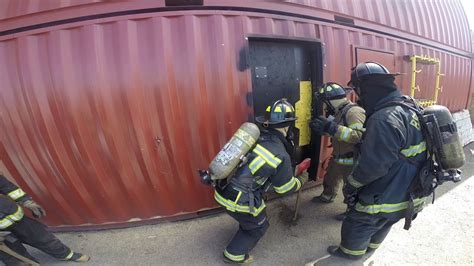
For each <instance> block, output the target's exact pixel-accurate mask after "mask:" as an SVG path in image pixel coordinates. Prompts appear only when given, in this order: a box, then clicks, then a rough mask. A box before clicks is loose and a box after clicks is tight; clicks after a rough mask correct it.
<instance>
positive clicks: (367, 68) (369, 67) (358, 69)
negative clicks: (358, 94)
mask: <svg viewBox="0 0 474 266" xmlns="http://www.w3.org/2000/svg"><path fill="white" fill-rule="evenodd" d="M373 75H376V76H390V77H394V76H397V75H400V73H394V74H392V73H390V71H388V69H387V68H386V67H385V66H383V65H382V64H380V63H377V62H365V63H360V64H358V65H357V66H355V67H353V68H352V69H351V80H350V81H349V82H348V83H347V85H349V86H353V87H358V86H359V84H360V82H361V81H362V80H363V79H365V78H367V77H370V76H373Z"/></svg>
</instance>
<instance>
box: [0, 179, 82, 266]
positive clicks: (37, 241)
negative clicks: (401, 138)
mask: <svg viewBox="0 0 474 266" xmlns="http://www.w3.org/2000/svg"><path fill="white" fill-rule="evenodd" d="M24 208H25V209H29V210H30V211H31V213H32V214H33V216H35V217H36V218H41V217H43V216H46V212H45V210H44V209H43V208H42V207H41V206H40V205H38V204H37V203H36V202H34V201H33V200H32V198H31V197H30V196H28V195H27V194H26V193H25V192H24V191H23V190H22V189H21V188H19V187H17V186H16V185H14V184H13V183H12V182H10V181H8V179H7V178H6V177H5V176H3V175H1V174H0V231H6V232H10V233H11V234H10V235H7V236H6V237H5V241H4V244H5V245H6V246H7V247H8V248H10V249H11V250H13V251H14V252H16V253H18V254H20V255H21V256H23V257H26V258H28V259H31V260H33V261H36V259H35V258H33V256H31V255H30V254H29V253H28V251H27V250H26V248H25V247H24V246H23V244H27V245H29V246H32V247H35V248H37V249H39V250H41V251H43V252H45V253H47V254H48V255H51V256H53V257H55V258H57V259H60V260H65V261H75V262H85V261H88V260H89V259H90V258H89V256H87V255H83V254H81V253H77V252H74V251H72V250H71V249H70V248H69V247H67V246H66V245H64V244H63V243H62V242H61V241H60V240H59V239H57V238H56V237H55V236H54V235H53V234H52V233H50V232H49V231H47V229H46V226H44V225H43V224H42V223H40V222H38V221H36V220H34V219H31V218H29V217H27V216H26V215H24ZM0 260H1V261H2V262H4V263H5V264H6V265H21V264H20V261H18V260H17V259H16V258H14V257H12V256H10V255H8V254H6V253H3V252H0Z"/></svg>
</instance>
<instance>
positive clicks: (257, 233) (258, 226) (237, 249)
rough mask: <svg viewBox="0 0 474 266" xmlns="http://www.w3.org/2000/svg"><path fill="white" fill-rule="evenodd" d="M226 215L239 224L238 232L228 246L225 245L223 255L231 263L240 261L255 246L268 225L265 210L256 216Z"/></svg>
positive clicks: (245, 214) (236, 213)
mask: <svg viewBox="0 0 474 266" xmlns="http://www.w3.org/2000/svg"><path fill="white" fill-rule="evenodd" d="M227 213H228V214H229V215H230V216H232V218H234V219H235V220H237V222H239V230H238V231H237V233H236V234H235V235H234V237H233V238H232V240H231V241H230V243H229V245H227V248H226V250H225V251H224V254H225V256H226V257H227V258H229V259H231V260H233V261H242V260H244V259H245V256H246V255H247V254H249V252H250V251H251V250H252V249H253V248H254V247H255V246H256V245H257V243H258V241H259V240H260V239H261V238H262V237H263V235H264V234H265V232H266V231H267V229H268V227H269V226H270V224H269V223H268V220H267V215H266V213H265V210H264V211H262V212H261V213H260V214H259V215H257V216H253V215H251V214H247V213H239V212H230V211H228V212H227Z"/></svg>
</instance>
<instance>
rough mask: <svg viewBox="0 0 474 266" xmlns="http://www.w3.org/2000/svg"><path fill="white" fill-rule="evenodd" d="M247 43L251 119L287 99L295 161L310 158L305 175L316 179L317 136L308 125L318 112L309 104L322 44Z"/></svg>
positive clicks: (320, 79)
mask: <svg viewBox="0 0 474 266" xmlns="http://www.w3.org/2000/svg"><path fill="white" fill-rule="evenodd" d="M248 39H249V58H248V59H249V65H250V68H251V73H252V91H253V107H254V115H255V116H259V115H263V114H264V111H265V108H266V107H267V106H268V105H270V104H271V103H272V102H273V101H275V100H278V99H280V98H287V99H288V101H289V102H291V103H292V104H293V106H295V109H296V116H297V117H298V120H297V122H296V126H295V130H294V142H295V146H296V160H297V163H298V162H300V161H301V160H302V159H304V158H308V157H309V158H311V160H312V163H311V168H310V169H309V174H310V177H311V178H316V176H317V169H318V163H319V153H320V148H321V136H319V135H314V134H311V130H310V128H309V126H308V123H309V120H310V119H311V117H312V116H313V117H314V116H315V115H317V114H320V113H321V111H322V108H321V107H319V106H316V105H315V104H314V103H313V100H312V97H313V92H314V91H315V90H316V88H317V87H318V86H320V85H321V84H322V82H323V63H322V44H321V42H320V41H317V40H306V39H280V38H269V37H249V38H248ZM313 112H314V114H312V113H313ZM313 135H314V136H313Z"/></svg>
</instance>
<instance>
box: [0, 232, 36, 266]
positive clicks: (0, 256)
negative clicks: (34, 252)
mask: <svg viewBox="0 0 474 266" xmlns="http://www.w3.org/2000/svg"><path fill="white" fill-rule="evenodd" d="M3 243H4V244H5V245H6V246H7V247H8V248H9V249H11V250H12V251H14V252H16V253H18V254H20V255H21V256H23V257H26V258H28V259H30V260H32V261H35V262H38V261H37V260H36V259H35V258H34V257H33V256H31V254H30V253H28V251H27V250H26V248H25V247H24V246H23V244H22V243H21V242H20V241H19V240H18V239H16V238H15V237H13V236H11V235H7V236H6V237H5V239H4V242H3ZM0 261H3V262H4V263H5V265H8V266H9V265H12V266H13V265H26V264H24V263H22V262H21V261H19V260H18V259H16V258H15V257H13V256H10V255H9V254H7V253H4V252H1V251H0Z"/></svg>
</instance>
